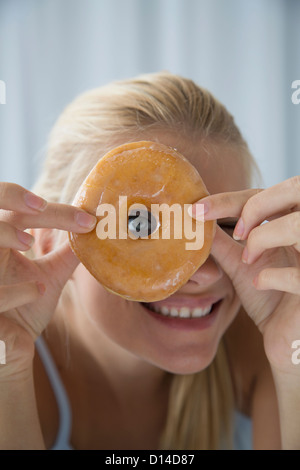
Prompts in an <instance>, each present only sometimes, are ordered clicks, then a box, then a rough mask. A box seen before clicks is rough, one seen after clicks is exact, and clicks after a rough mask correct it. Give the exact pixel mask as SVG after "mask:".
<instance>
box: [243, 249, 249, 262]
mask: <svg viewBox="0 0 300 470" xmlns="http://www.w3.org/2000/svg"><path fill="white" fill-rule="evenodd" d="M242 261H243V263H246V264H247V262H248V249H247V247H246V246H245V248H244V251H243V253H242Z"/></svg>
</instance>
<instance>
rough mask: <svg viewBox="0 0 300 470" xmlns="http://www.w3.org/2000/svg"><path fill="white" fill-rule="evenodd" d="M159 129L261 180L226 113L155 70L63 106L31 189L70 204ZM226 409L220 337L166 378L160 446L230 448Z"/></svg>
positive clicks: (228, 396)
mask: <svg viewBox="0 0 300 470" xmlns="http://www.w3.org/2000/svg"><path fill="white" fill-rule="evenodd" d="M159 129H162V130H164V131H166V130H170V131H172V132H174V131H175V132H178V133H179V134H180V135H182V136H189V137H190V138H192V137H193V136H195V137H202V138H203V142H205V141H208V142H220V143H223V144H227V145H230V146H233V147H235V148H238V149H239V150H240V152H239V154H238V155H239V156H238V158H239V159H240V160H241V162H242V164H243V168H244V170H245V174H246V175H247V178H248V183H249V186H250V185H251V178H252V177H253V175H254V174H255V173H256V176H258V178H260V173H259V169H258V167H257V165H256V162H255V160H254V159H253V157H252V155H251V153H250V151H249V149H248V146H247V144H246V142H245V141H244V139H243V137H242V135H241V133H240V131H239V130H238V128H237V126H236V124H235V122H234V119H233V117H232V116H231V115H230V114H229V112H228V111H227V110H226V108H225V107H224V106H223V105H222V104H221V103H220V102H219V101H218V100H217V99H216V98H215V97H213V96H212V94H211V93H209V92H208V91H207V90H205V89H203V88H200V87H199V86H197V85H196V84H195V83H194V82H193V81H192V80H188V79H185V78H182V77H180V76H177V75H173V74H170V73H167V72H161V73H156V74H148V75H143V76H139V77H137V78H135V79H132V80H124V81H119V82H115V83H112V84H110V85H108V86H105V87H101V88H97V89H94V90H91V91H88V92H86V93H84V94H82V95H80V96H79V97H78V98H76V99H75V100H74V101H73V102H72V103H71V104H70V105H69V106H67V108H66V109H65V110H64V112H63V113H62V115H61V116H60V117H59V119H58V120H57V122H56V124H55V126H54V128H53V130H52V132H51V134H50V138H49V143H48V149H47V157H46V159H45V162H44V168H43V171H42V174H41V177H40V178H39V180H38V181H37V183H36V185H35V187H34V188H33V190H34V191H35V192H37V193H38V194H40V195H41V196H43V197H45V198H46V199H47V200H48V201H52V202H64V203H69V204H70V203H72V200H73V198H74V196H75V194H76V192H77V190H78V188H79V186H80V185H81V183H82V181H83V180H84V178H85V176H86V175H87V174H88V173H89V171H90V170H91V169H92V168H93V166H94V165H95V164H96V162H97V161H98V160H99V159H100V158H101V157H102V156H103V155H104V154H105V153H106V152H107V151H108V150H110V149H111V148H113V147H115V146H116V145H119V144H120V143H122V142H125V141H127V142H129V141H131V140H142V139H140V136H141V135H142V134H145V133H147V132H149V131H153V130H154V131H157V130H159ZM137 136H138V137H139V139H137ZM65 291H67V287H66V288H65ZM64 295H65V293H63V295H62V297H61V299H62V301H61V303H60V305H62V304H63V298H64ZM233 407H234V399H233V387H232V380H231V376H230V370H229V366H228V359H227V355H226V351H225V346H224V343H223V339H221V341H220V343H219V347H218V350H217V353H216V355H215V357H214V359H213V361H212V362H211V364H210V365H209V366H208V367H207V368H206V369H205V370H203V371H200V372H198V373H195V374H189V375H176V374H175V375H174V376H173V378H172V384H171V389H170V396H169V405H168V413H167V419H166V425H165V429H164V431H163V433H162V436H161V441H160V446H161V448H166V449H217V448H220V445H221V439H222V436H225V437H226V436H227V438H228V439H227V444H226V445H227V446H231V435H232V427H231V419H232V416H233Z"/></svg>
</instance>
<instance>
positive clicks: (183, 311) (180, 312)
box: [151, 305, 212, 318]
mask: <svg viewBox="0 0 300 470" xmlns="http://www.w3.org/2000/svg"><path fill="white" fill-rule="evenodd" d="M211 309H212V305H209V306H208V307H206V308H200V307H196V308H189V307H181V308H180V309H177V308H176V307H171V308H168V307H166V306H163V307H158V306H157V305H153V306H152V307H151V310H154V311H155V312H157V313H161V314H162V315H165V316H171V317H180V318H200V317H204V316H205V315H208V314H209V313H210V312H211Z"/></svg>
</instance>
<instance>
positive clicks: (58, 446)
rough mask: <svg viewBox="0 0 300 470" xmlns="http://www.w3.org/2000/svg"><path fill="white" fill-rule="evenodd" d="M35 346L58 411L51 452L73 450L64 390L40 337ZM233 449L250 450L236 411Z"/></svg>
mask: <svg viewBox="0 0 300 470" xmlns="http://www.w3.org/2000/svg"><path fill="white" fill-rule="evenodd" d="M35 345H36V348H37V351H38V353H39V356H40V358H41V360H42V363H43V365H44V367H45V370H46V372H47V375H48V378H49V381H50V383H51V385H52V389H53V392H54V395H55V398H56V401H57V406H58V411H59V429H58V432H57V435H56V439H55V442H54V444H53V446H52V447H51V450H73V448H72V446H71V445H70V436H71V427H72V413H71V407H70V403H69V400H68V396H67V393H66V390H65V388H64V386H63V383H62V381H61V379H60V376H59V373H58V370H57V367H56V365H55V362H54V361H53V358H52V356H51V354H50V351H49V349H48V347H47V345H46V343H45V341H44V339H43V338H42V336H40V337H39V338H37V340H36V342H35ZM234 449H235V450H252V422H251V419H250V418H248V417H247V416H245V415H243V414H241V413H239V412H238V411H236V412H235V414H234Z"/></svg>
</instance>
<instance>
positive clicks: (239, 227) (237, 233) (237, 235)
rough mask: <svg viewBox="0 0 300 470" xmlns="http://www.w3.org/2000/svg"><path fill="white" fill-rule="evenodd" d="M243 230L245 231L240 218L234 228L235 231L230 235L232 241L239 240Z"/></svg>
mask: <svg viewBox="0 0 300 470" xmlns="http://www.w3.org/2000/svg"><path fill="white" fill-rule="evenodd" d="M244 230H245V225H244V221H243V219H242V218H240V219H239V220H238V222H237V224H236V226H235V229H234V232H233V235H232V236H233V238H234V240H241V239H242V236H243V233H244Z"/></svg>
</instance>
